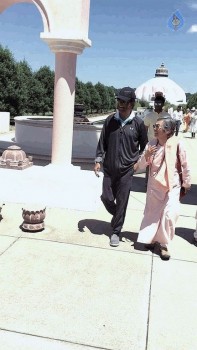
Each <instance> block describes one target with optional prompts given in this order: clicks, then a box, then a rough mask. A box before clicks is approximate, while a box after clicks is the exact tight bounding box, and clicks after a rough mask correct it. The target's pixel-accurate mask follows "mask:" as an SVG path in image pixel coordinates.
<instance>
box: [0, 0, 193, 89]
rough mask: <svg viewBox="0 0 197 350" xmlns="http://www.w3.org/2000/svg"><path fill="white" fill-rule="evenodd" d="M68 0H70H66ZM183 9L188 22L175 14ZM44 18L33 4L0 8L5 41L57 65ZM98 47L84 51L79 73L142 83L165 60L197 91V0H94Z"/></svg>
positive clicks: (33, 61) (36, 63) (35, 61)
mask: <svg viewBox="0 0 197 350" xmlns="http://www.w3.org/2000/svg"><path fill="white" fill-rule="evenodd" d="M65 3H66V0H65ZM177 10H178V11H179V13H180V14H181V15H182V17H183V20H184V25H183V27H182V28H180V29H178V30H176V31H174V30H172V29H171V28H170V27H169V25H168V22H169V19H170V18H171V16H172V15H173V13H174V12H176V11H177ZM42 31H43V24H42V19H41V16H40V13H39V12H38V10H37V8H36V7H35V6H34V5H32V4H27V3H22V4H17V5H13V6H11V7H10V8H8V9H7V10H6V11H5V12H3V13H2V14H0V44H1V45H3V46H7V47H8V48H9V49H10V50H11V51H12V53H13V55H14V57H15V59H16V60H23V59H26V60H27V62H28V63H29V64H30V66H31V67H32V69H33V70H37V69H39V67H41V66H43V65H47V66H50V67H51V69H54V61H55V59H54V54H53V53H52V52H51V51H50V49H49V48H48V46H47V45H46V44H45V43H44V42H43V41H42V40H41V39H40V32H42ZM89 38H90V39H91V41H92V47H91V48H88V49H85V50H84V52H83V54H81V55H79V56H78V60H77V77H78V78H79V79H80V80H82V81H83V82H87V81H91V82H92V83H94V84H95V83H97V82H98V81H100V82H101V83H103V84H105V85H109V86H110V85H113V86H114V87H116V88H118V87H123V86H131V87H138V86H139V85H140V84H141V83H143V82H144V81H146V80H148V79H150V78H152V77H154V74H155V69H156V68H157V67H159V66H160V65H161V63H162V62H163V63H164V64H165V66H166V67H167V68H168V69H169V78H171V79H172V80H174V81H176V82H177V83H178V84H179V85H180V86H181V87H182V88H183V89H184V90H185V91H186V92H191V93H194V92H197V74H196V71H197V63H196V62H197V0H196V2H195V1H174V0H165V1H158V0H157V1H156V0H137V1H134V0H121V1H120V0H91V8H90V25H89Z"/></svg>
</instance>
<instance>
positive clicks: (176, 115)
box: [172, 106, 183, 136]
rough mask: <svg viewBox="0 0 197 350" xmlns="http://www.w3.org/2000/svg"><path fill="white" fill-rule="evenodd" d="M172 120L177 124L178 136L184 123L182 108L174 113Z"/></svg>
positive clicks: (176, 132)
mask: <svg viewBox="0 0 197 350" xmlns="http://www.w3.org/2000/svg"><path fill="white" fill-rule="evenodd" d="M172 118H173V119H174V120H175V123H176V129H175V136H178V133H179V129H180V126H181V124H182V121H183V111H182V109H181V106H178V107H177V109H176V110H175V111H174V112H173V114H172Z"/></svg>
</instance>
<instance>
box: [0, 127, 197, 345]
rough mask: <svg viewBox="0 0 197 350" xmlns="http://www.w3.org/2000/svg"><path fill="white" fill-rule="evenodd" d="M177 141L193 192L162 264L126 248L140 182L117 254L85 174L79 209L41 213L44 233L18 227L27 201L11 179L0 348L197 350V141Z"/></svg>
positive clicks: (4, 228)
mask: <svg viewBox="0 0 197 350" xmlns="http://www.w3.org/2000/svg"><path fill="white" fill-rule="evenodd" d="M180 136H181V137H184V138H185V143H186V147H187V150H188V153H189V158H190V162H191V164H192V190H191V191H190V193H189V195H188V196H187V197H186V198H185V199H184V203H182V204H181V212H180V217H179V219H178V222H177V229H176V237H175V239H174V240H173V242H172V246H171V253H172V258H171V260H170V261H168V262H164V261H161V260H160V258H159V256H158V255H156V254H152V253H151V252H144V251H138V250H135V249H134V246H133V244H134V242H135V241H136V239H137V233H138V230H139V226H140V222H141V219H142V214H143V209H144V204H145V192H144V174H139V175H137V176H135V178H134V184H133V191H132V192H131V195H130V200H129V206H128V211H127V216H126V220H125V225H124V227H123V231H122V241H121V243H120V246H119V247H118V248H112V247H110V246H109V236H110V233H111V228H110V224H109V222H110V220H111V217H110V215H109V214H108V213H107V212H106V211H105V210H104V208H103V206H102V205H100V202H98V201H96V200H95V201H94V204H93V205H92V207H91V205H90V204H91V198H93V197H94V194H96V195H97V192H98V191H97V190H98V189H97V190H96V191H95V193H94V192H93V193H91V195H90V194H89V192H88V191H90V187H87V181H86V180H85V179H86V176H87V179H90V178H91V173H90V172H88V171H84V172H83V175H84V176H85V178H84V183H83V189H82V190H81V194H78V196H79V197H78V198H79V209H77V210H76V209H75V210H71V209H68V208H63V207H61V205H60V206H59V207H56V206H52V205H51V206H50V205H47V209H46V219H45V230H44V231H42V232H38V233H27V232H23V231H22V230H21V229H20V225H21V224H22V208H23V207H25V206H27V205H28V206H29V205H30V202H29V197H28V196H27V201H26V202H25V195H24V188H25V187H24V188H21V190H20V191H21V192H18V190H17V184H19V183H20V181H19V178H17V179H16V183H15V187H16V192H15V193H16V194H17V198H14V195H12V196H11V194H10V195H9V196H10V197H9V199H10V200H9V201H8V200H7V201H5V206H3V209H2V217H3V218H2V220H1V222H0V300H1V308H0V349H1V350H85V349H108V350H195V349H196V343H197V333H196V325H197V302H196V295H197V283H196V273H197V250H196V249H197V247H196V245H195V244H194V238H193V234H194V231H195V228H196V220H195V215H196V209H197V170H196V164H197V162H196V147H197V139H195V140H194V139H190V135H189V134H185V135H184V134H181V135H180ZM23 173H24V174H25V171H24V172H23ZM5 174H7V173H5ZM15 176H17V177H18V176H19V175H15ZM1 179H2V172H1ZM100 180H101V179H100ZM100 180H99V179H98V181H100ZM6 181H7V182H6ZM9 181H10V178H9V176H7V175H6V176H4V177H3V179H2V181H1V185H2V188H1V191H0V193H1V195H0V204H1V203H2V201H4V200H5V197H3V195H5V193H6V191H5V187H6V186H8V183H9ZM18 181H19V182H18ZM12 183H14V181H13V180H12ZM36 184H37V185H38V183H36ZM91 185H92V186H93V187H92V191H94V189H95V184H94V183H91ZM12 186H13V185H12ZM12 189H13V187H12ZM50 190H51V189H50V187H48V191H49V192H50ZM13 191H14V190H13ZM20 193H21V197H20ZM30 193H31V194H32V192H30ZM72 193H73V189H70V197H69V194H68V198H70V199H71V198H72ZM74 195H75V196H77V193H75V194H74ZM19 197H20V198H22V199H23V200H20V201H19ZM62 197H64V195H62ZM7 199H8V198H7ZM86 199H87V201H88V205H85V203H86ZM62 201H63V199H62V198H61V200H60V202H62ZM19 202H20V203H19ZM55 203H57V201H56V202H55ZM82 203H84V210H83V209H82V208H83V205H82ZM95 203H96V204H95ZM73 206H74V205H73Z"/></svg>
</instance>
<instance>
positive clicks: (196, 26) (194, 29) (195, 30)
mask: <svg viewBox="0 0 197 350" xmlns="http://www.w3.org/2000/svg"><path fill="white" fill-rule="evenodd" d="M188 33H197V24H193V25H192V26H191V27H190V28H189V30H188Z"/></svg>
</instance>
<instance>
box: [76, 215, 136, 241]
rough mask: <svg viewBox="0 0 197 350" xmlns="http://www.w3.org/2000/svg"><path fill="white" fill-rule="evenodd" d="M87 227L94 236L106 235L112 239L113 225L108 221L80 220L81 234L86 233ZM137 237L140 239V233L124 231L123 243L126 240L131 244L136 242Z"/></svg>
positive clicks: (121, 237)
mask: <svg viewBox="0 0 197 350" xmlns="http://www.w3.org/2000/svg"><path fill="white" fill-rule="evenodd" d="M85 227H87V229H88V230H89V231H90V232H91V233H92V234H93V235H106V236H107V237H110V236H111V234H112V228H111V225H110V223H109V222H106V221H101V220H95V219H84V220H80V221H79V222H78V230H79V232H85V230H84V228H85ZM137 237H138V233H136V232H129V231H123V232H121V234H120V239H121V241H125V240H126V241H129V242H131V243H133V242H136V240H137Z"/></svg>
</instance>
